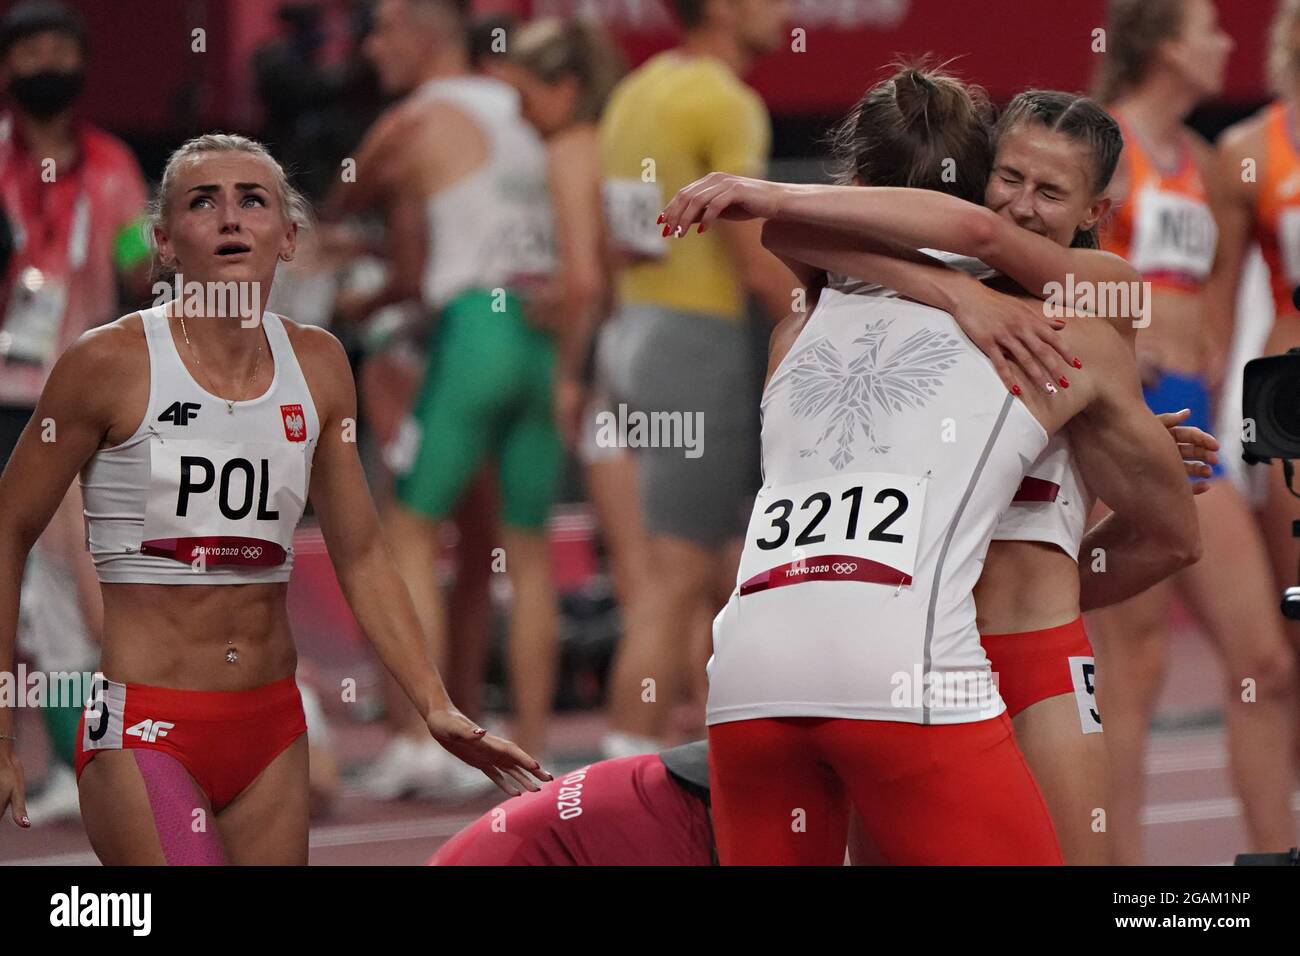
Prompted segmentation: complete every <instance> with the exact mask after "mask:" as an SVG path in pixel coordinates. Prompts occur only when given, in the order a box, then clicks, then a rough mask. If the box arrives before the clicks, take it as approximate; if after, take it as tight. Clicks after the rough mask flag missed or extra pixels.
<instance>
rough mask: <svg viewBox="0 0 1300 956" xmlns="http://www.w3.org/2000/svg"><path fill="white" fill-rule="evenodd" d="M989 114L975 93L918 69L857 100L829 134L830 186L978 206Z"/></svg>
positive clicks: (987, 164)
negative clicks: (925, 194)
mask: <svg viewBox="0 0 1300 956" xmlns="http://www.w3.org/2000/svg"><path fill="white" fill-rule="evenodd" d="M992 116H993V110H992V107H991V106H990V105H989V100H988V96H987V95H986V94H985V92H984V90H983V89H981V88H980V87H977V86H967V85H966V84H965V83H962V82H961V80H959V79H957V78H956V77H954V76H952V75H951V74H948V73H945V72H943V71H942V70H939V69H932V68H929V67H928V66H926V65H925V64H924V63H922V64H912V65H909V64H901V65H896V72H895V73H894V75H893V76H891V77H890V78H889V79H887V80H883V81H881V82H880V83H877V84H876V85H875V86H873V87H871V89H869V90H867V92H866V93H865V94H863V96H862V98H861V99H860V100H858V102H857V103H856V104H855V105H854V107H853V109H851V110H850V111H849V114H848V116H847V117H845V119H844V121H843V122H842V123H840V125H839V126H838V127H836V128H835V129H834V130H833V131H832V132H831V137H830V143H831V155H832V161H833V163H834V169H833V175H834V177H835V180H836V182H839V183H842V184H844V185H848V184H851V183H854V182H859V183H862V184H863V185H867V186H906V187H911V188H915V189H933V190H937V191H938V192H944V193H948V194H950V195H953V196H957V197H959V198H961V199H965V200H967V201H968V202H973V203H981V204H982V203H983V201H984V187H985V184H986V183H987V182H988V178H989V171H990V170H991V169H992V166H993V138H992V135H991V132H990V128H991V123H992Z"/></svg>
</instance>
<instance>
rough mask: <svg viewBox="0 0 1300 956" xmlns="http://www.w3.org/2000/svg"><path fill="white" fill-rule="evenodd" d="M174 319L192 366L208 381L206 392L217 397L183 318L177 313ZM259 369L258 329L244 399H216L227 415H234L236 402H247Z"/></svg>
mask: <svg viewBox="0 0 1300 956" xmlns="http://www.w3.org/2000/svg"><path fill="white" fill-rule="evenodd" d="M176 318H178V319H180V320H181V335H183V336H184V337H185V344H186V345H187V346H188V347H189V350H190V355H192V356H194V364H195V365H197V366H198V367H199V370H200V371H201V372H202V373H203V377H204V378H205V379H207V380H208V391H209V392H211V393H212V394H213V395H217V391H216V389H215V388H213V387H212V376H211V375H209V374H208V370H207V369H206V368H204V367H203V360H202V359H201V358H199V353H198V352H197V351H195V349H194V343H193V342H191V341H190V333H189V331H188V330H187V329H186V328H185V316H184V315H181V314H180V313H177V315H176ZM261 368H262V336H261V329H260V328H259V330H258V336H257V358H256V359H255V360H254V362H253V374H252V375H250V376H248V381H247V382H246V383H245V384H244V395H245V397H244V398H236V399H229V398H221V396H220V395H217V398H221V400H222V401H223V402H225V403H226V413H227V414H230V415H233V414H235V403H236V402H244V401H247V400H248V399H247V395H248V390H249V389H250V388H252V386H253V382H254V381H256V380H257V373H258V372H259V371H260V370H261Z"/></svg>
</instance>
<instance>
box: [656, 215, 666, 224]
mask: <svg viewBox="0 0 1300 956" xmlns="http://www.w3.org/2000/svg"><path fill="white" fill-rule="evenodd" d="M667 221H668V220H666V219H665V218H664V214H663V213H660V214H659V218H658V219H656V220H655V222H656V223H658V224H659V225H661V226H662V225H663V224H664V223H665V222H667Z"/></svg>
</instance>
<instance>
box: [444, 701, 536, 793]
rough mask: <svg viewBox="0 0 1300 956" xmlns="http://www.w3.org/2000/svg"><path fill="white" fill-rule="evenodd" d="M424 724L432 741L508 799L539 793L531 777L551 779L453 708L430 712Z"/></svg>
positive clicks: (525, 755)
mask: <svg viewBox="0 0 1300 956" xmlns="http://www.w3.org/2000/svg"><path fill="white" fill-rule="evenodd" d="M428 724H429V733H431V734H432V735H433V739H434V740H436V741H438V743H440V744H442V746H443V748H444V749H445V750H446V751H447V752H448V753H450V754H451V755H452V756H454V757H457V758H459V759H460V760H462V761H464V762H465V763H467V764H469V765H470V766H471V767H477V768H478V769H479V770H482V771H483V773H485V774H486V775H487V778H488V779H489V780H491V781H492V782H493V783H495V784H496V785H497V786H498V787H500V788H501V789H502V790H504V791H505V792H506V793H507V794H509V795H510V796H512V797H517V796H519V794H520V793H522V792H523V790H534V791H536V790H540V789H541V787H539V786H538V785H537V784H536V782H535V781H534V779H533V778H534V777H535V778H537V780H541V781H547V780H551V779H553V778H552V777H551V775H550V774H549V773H547V772H546V771H545V770H543V769H542V765H541V764H540V763H538V762H537V761H536V760H534V759H533V758H532V757H530V756H528V754H526V753H524V752H523V751H522V750H520V749H519V748H518V747H516V746H515V745H514V744H512V743H511V742H510V741H508V740H504V739H502V738H501V737H494V736H493V735H492V734H489V733H488V732H487V731H486V730H484V729H483V728H482V727H480V726H478V725H477V724H476V723H474V721H472V720H470V719H469V718H468V717H466V716H465V715H464V714H462V713H461V712H460V711H459V710H457V709H456V708H455V707H448V708H447V709H445V710H438V711H434V713H433V714H431V715H430V717H429V720H428ZM516 784H517V785H518V786H516ZM519 787H522V788H523V790H520V789H519Z"/></svg>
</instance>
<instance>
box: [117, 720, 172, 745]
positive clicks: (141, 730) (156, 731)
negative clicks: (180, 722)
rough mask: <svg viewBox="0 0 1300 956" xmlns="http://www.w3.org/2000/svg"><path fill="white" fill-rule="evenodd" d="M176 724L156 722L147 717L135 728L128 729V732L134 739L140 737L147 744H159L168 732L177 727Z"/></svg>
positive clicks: (162, 721) (163, 721)
mask: <svg viewBox="0 0 1300 956" xmlns="http://www.w3.org/2000/svg"><path fill="white" fill-rule="evenodd" d="M175 726H176V725H175V724H172V723H168V722H167V721H165V720H154V719H153V718H151V717H146V718H145V719H144V720H142V721H140V723H138V724H136V725H135V726H134V727H128V728H126V732H127V733H128V734H130V735H131V736H132V737H139V738H140V739H141V740H142V741H144V742H145V743H147V744H152V743H157V741H158V738H159V737H166V736H167V731H169V730H171V729H172V728H173V727H175Z"/></svg>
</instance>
